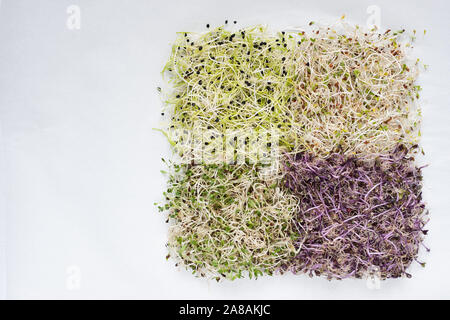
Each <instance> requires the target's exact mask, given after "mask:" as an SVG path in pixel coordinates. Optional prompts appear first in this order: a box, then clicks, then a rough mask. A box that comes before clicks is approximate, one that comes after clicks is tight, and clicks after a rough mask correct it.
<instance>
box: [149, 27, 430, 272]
mask: <svg viewBox="0 0 450 320" xmlns="http://www.w3.org/2000/svg"><path fill="white" fill-rule="evenodd" d="M207 28H210V25H209V24H208V25H207ZM306 29H310V30H309V31H306ZM414 34H415V31H414ZM406 37H407V36H406V32H405V30H400V31H396V32H394V31H391V30H387V31H385V32H383V33H380V32H377V30H371V31H364V30H363V29H361V28H359V27H358V26H350V25H348V24H346V23H344V22H342V21H341V22H339V23H338V24H337V25H335V26H325V27H323V26H316V24H314V23H313V22H311V23H310V26H309V27H307V28H305V30H303V29H302V30H300V29H296V30H295V31H294V30H289V31H282V32H276V33H273V32H270V31H269V30H268V29H267V28H266V27H263V26H254V27H249V28H242V29H237V30H229V28H227V27H226V26H220V27H218V28H215V29H212V30H210V31H208V32H206V33H203V34H196V33H191V32H180V33H178V36H177V38H176V40H175V42H174V44H173V46H172V51H171V54H170V58H169V61H168V62H167V63H166V65H165V66H164V68H163V72H162V74H163V77H164V79H166V80H168V82H169V83H170V86H171V89H170V90H169V91H165V90H162V89H161V88H158V90H159V91H160V92H161V93H162V95H163V97H164V109H163V110H162V115H163V117H164V118H165V120H166V122H165V124H164V126H163V127H162V128H160V129H158V130H160V131H162V132H163V133H164V134H165V135H166V137H167V138H168V140H169V142H170V143H171V145H172V146H173V152H174V156H175V157H174V158H175V160H174V161H171V162H167V164H168V166H169V173H168V175H169V177H168V187H167V190H166V192H164V196H165V202H164V203H163V204H160V205H159V209H160V211H164V212H167V214H168V219H167V222H168V223H169V240H168V245H167V246H168V249H169V255H168V256H167V257H168V258H169V257H171V258H173V259H174V261H176V264H177V265H181V266H183V267H185V268H186V269H189V270H191V271H192V272H193V273H194V274H196V275H198V276H204V277H208V278H215V279H217V280H220V279H221V278H227V279H231V280H233V279H236V278H242V277H246V276H248V277H258V276H261V275H264V274H267V275H272V274H274V273H277V272H278V273H285V272H287V271H290V272H293V273H295V274H298V273H306V274H309V275H311V276H324V277H326V278H328V279H344V278H349V277H356V278H363V277H366V276H367V275H368V274H370V273H371V272H372V271H373V270H377V272H378V273H379V277H380V278H382V279H386V278H398V277H402V276H407V277H409V276H410V274H409V273H408V272H407V269H408V267H409V266H410V265H411V263H412V262H413V261H418V260H417V259H418V258H417V257H418V254H419V248H420V247H424V248H426V247H425V245H424V244H423V238H424V235H425V234H426V232H427V231H426V230H424V227H425V224H426V222H427V219H428V218H427V210H426V207H425V204H424V202H423V201H422V193H421V188H422V186H421V180H422V173H421V168H419V167H418V166H417V164H416V162H415V158H414V157H415V155H416V154H417V153H418V151H419V150H420V147H419V146H418V143H419V142H420V128H419V127H420V119H421V111H420V108H419V106H418V105H417V99H418V98H419V91H420V90H421V87H420V86H419V85H417V84H416V80H417V77H418V75H419V70H420V69H421V64H420V63H419V59H417V60H415V61H413V60H410V59H408V55H407V50H409V48H410V47H411V43H410V42H407V41H405V38H406ZM414 38H415V37H413V38H411V39H410V40H411V41H413V40H414ZM230 132H232V133H234V139H232V140H231V141H229V140H227V139H228V138H227V137H229V136H230ZM260 132H269V134H268V137H270V139H271V140H270V142H269V140H268V141H267V142H266V141H264V142H263V143H261V141H260V140H258V143H257V146H258V148H260V149H261V150H263V149H264V151H263V152H262V153H263V154H264V157H260V156H258V157H256V158H254V159H257V161H256V162H252V161H249V159H250V158H252V157H251V155H249V154H244V157H243V158H242V159H243V161H237V158H238V156H237V155H238V154H239V153H240V152H241V151H242V150H240V151H236V150H235V151H234V153H232V156H231V158H230V157H228V155H227V154H224V153H223V152H224V145H226V147H228V144H229V145H232V146H233V147H236V146H237V145H238V144H239V143H242V144H244V143H245V146H246V147H245V148H244V149H243V152H244V153H245V151H246V150H248V149H249V148H250V147H249V146H252V147H254V144H253V143H252V141H248V137H249V135H250V134H253V135H257V134H258V133H260ZM180 133H181V134H180ZM198 133H200V135H198ZM231 136H232V137H233V135H231ZM192 137H194V138H192ZM258 139H259V138H258ZM275 139H276V141H275ZM250 140H251V139H250ZM254 141H256V140H254ZM254 141H253V142H254ZM222 144H224V145H222ZM273 150H276V151H277V152H272V151H273ZM194 153H195V154H196V156H193V154H194ZM212 155H213V156H212ZM267 155H276V156H273V158H272V159H271V161H272V162H273V163H272V166H271V170H269V171H268V170H266V169H267V168H266V167H267V166H268V164H267V163H261V162H259V163H258V159H262V158H264V159H267ZM199 156H200V157H199ZM211 159H214V161H212V160H211ZM242 159H241V160H242ZM274 163H275V165H273V164H274ZM426 250H428V249H427V248H426ZM418 262H419V261H418ZM419 263H420V264H422V265H423V266H424V265H425V264H424V263H423V262H419Z"/></svg>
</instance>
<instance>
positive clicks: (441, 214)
mask: <svg viewBox="0 0 450 320" xmlns="http://www.w3.org/2000/svg"><path fill="white" fill-rule="evenodd" d="M1 2H2V3H1V7H0V298H1V297H3V298H5V297H6V298H11V299H15V298H62V299H72V298H74V299H78V298H161V299H162V298H193V299H196V298H211V299H213V298H214V299H215V298H222V299H231V298H233V299H234V298H253V299H259V298H265V299H278V298H280V299H281V298H282V299H299V298H312V299H315V298H331V299H334V298H357V299H359V298H374V299H379V298H386V299H389V298H450V275H449V271H450V212H449V210H448V209H449V205H448V203H449V198H450V195H449V191H450V188H449V179H450V169H449V160H450V159H449V158H450V152H449V142H448V139H449V133H450V126H449V115H450V112H449V97H448V91H447V90H448V86H449V85H448V84H449V73H450V68H449V60H448V57H449V49H450V47H449V44H448V43H449V27H450V26H449V18H450V17H449V6H448V5H447V4H446V1H430V0H428V1H423V0H421V1H369V2H368V1H345V0H340V1H335V0H332V1H319V0H314V1H300V0H296V1H280V0H270V1H269V0H264V1H243V0H238V1H235V0H222V1H218V2H214V1H207V0H205V1H181V0H180V1H171V0H163V1H144V0H140V1H138V0H127V1H119V0H117V1H113V0H71V1H66V0H58V1H56V0H53V1H50V0H40V1H36V0H29V1H24V0H3V1H1ZM72 4H75V5H78V6H79V7H80V9H81V30H74V31H71V30H69V29H68V28H67V27H66V20H67V17H68V15H67V13H66V9H67V7H68V6H69V5H72ZM373 4H375V5H378V6H379V7H380V9H381V25H382V27H385V28H391V29H393V30H395V29H400V28H403V27H405V28H407V29H409V30H412V29H417V30H418V34H419V36H418V42H417V45H416V50H415V52H414V54H415V55H417V56H418V57H420V58H421V59H422V60H424V62H425V63H427V64H429V65H430V68H429V71H428V72H427V73H425V74H423V75H422V76H421V78H420V84H421V85H422V87H423V88H424V90H423V92H422V95H421V103H422V106H423V111H424V123H423V129H422V136H423V139H422V142H423V147H424V149H425V152H426V157H425V158H424V160H423V161H425V162H427V163H429V164H430V167H428V168H426V169H425V170H424V175H425V186H424V196H425V200H426V201H427V203H428V206H429V209H430V211H431V222H430V223H429V225H428V228H429V229H430V232H429V236H428V237H427V238H426V244H427V245H428V246H429V247H431V249H432V250H431V252H430V253H428V254H425V253H424V250H422V252H421V255H422V259H423V260H425V261H426V262H427V265H426V267H425V268H422V267H420V266H419V265H418V264H414V265H413V266H412V267H411V269H410V271H411V273H412V274H413V278H412V279H400V280H388V281H384V282H382V283H381V288H380V290H369V289H368V288H367V287H366V283H365V282H364V281H361V280H345V281H333V282H329V281H327V280H324V279H317V278H315V279H310V278H308V277H306V276H293V275H288V276H282V277H280V276H278V277H273V278H270V277H264V278H260V279H258V280H257V281H252V280H240V281H235V282H227V281H225V282H221V283H216V282H215V281H209V282H208V281H206V280H202V279H197V278H195V277H193V276H191V275H190V274H189V273H188V272H185V271H182V270H178V269H176V268H175V267H174V266H173V262H171V261H166V260H165V255H166V249H165V246H164V245H165V242H166V233H167V227H166V224H165V223H164V220H165V218H164V217H163V216H162V215H161V214H158V213H157V210H155V207H154V206H153V203H154V202H155V201H159V200H160V199H161V192H162V191H163V188H164V185H165V180H164V177H163V176H162V175H161V174H160V172H159V170H160V169H161V168H162V164H161V162H160V158H161V157H162V156H165V155H167V154H168V143H166V141H165V139H164V138H163V137H162V135H161V134H159V133H158V132H156V131H153V130H152V128H153V127H156V126H158V123H159V122H160V121H161V120H162V119H161V116H160V112H161V111H160V110H161V103H160V99H159V97H158V94H157V91H156V87H157V86H158V85H160V84H161V77H160V71H161V69H162V66H163V64H164V62H165V61H166V59H167V58H168V56H169V52H170V43H171V42H172V41H173V40H174V38H175V32H177V31H202V30H204V29H205V25H206V23H210V24H211V25H212V26H217V25H219V24H222V23H223V22H224V21H225V19H228V20H229V21H232V20H237V21H238V24H237V27H243V26H248V25H253V24H257V23H264V24H268V25H269V26H270V27H271V28H287V27H289V26H298V25H300V26H301V25H305V24H307V23H308V22H309V21H311V20H315V21H321V22H324V23H332V22H334V21H336V20H338V19H339V17H340V16H341V15H342V14H344V13H345V14H346V16H347V20H348V21H349V22H354V23H357V24H360V25H365V23H366V20H367V18H368V14H367V13H366V9H367V7H368V6H369V5H373ZM423 29H427V36H426V37H425V38H423V36H422V34H423ZM77 281H78V282H77ZM77 283H79V284H80V287H79V288H77V286H76V284H77ZM74 285H75V287H74ZM71 289H72V290H71Z"/></svg>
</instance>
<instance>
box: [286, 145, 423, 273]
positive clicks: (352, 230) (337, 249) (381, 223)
mask: <svg viewBox="0 0 450 320" xmlns="http://www.w3.org/2000/svg"><path fill="white" fill-rule="evenodd" d="M407 154H408V152H407V150H406V148H405V147H403V146H399V147H397V148H396V149H395V150H394V151H393V152H392V153H391V154H389V155H384V156H379V157H378V158H376V159H375V160H373V161H368V160H362V159H358V158H356V157H345V156H343V155H340V154H332V155H331V156H329V157H328V158H327V159H319V158H317V157H314V156H313V155H311V154H308V153H299V154H296V155H293V156H292V155H286V158H285V163H284V171H285V186H286V187H287V188H289V189H290V190H291V191H292V192H293V193H294V194H295V195H297V196H298V197H299V199H300V206H299V212H298V215H297V220H296V221H295V222H294V223H295V225H296V227H297V230H298V239H297V241H296V246H297V249H299V252H298V254H297V255H296V256H295V258H294V259H293V260H292V261H291V262H290V264H287V265H284V266H283V267H282V270H283V271H287V270H290V271H292V272H294V273H300V272H304V273H307V274H309V275H310V276H313V275H317V276H319V275H323V276H326V277H327V278H328V279H333V278H335V279H344V278H347V277H356V278H362V277H364V276H366V275H367V274H368V273H369V272H370V270H373V268H376V269H377V270H379V273H380V277H381V278H382V279H386V278H397V277H400V276H403V275H406V276H407V277H411V275H410V274H408V273H407V272H406V269H407V268H408V266H409V265H410V264H411V262H412V261H413V260H415V259H416V258H417V254H418V250H419V246H420V245H421V243H422V240H423V236H424V235H425V234H426V233H427V230H424V229H423V228H424V226H425V224H426V222H427V219H426V214H427V213H426V212H425V205H424V203H423V202H422V192H421V180H422V175H421V168H417V167H416V166H415V165H414V159H413V158H412V157H408V156H407ZM427 250H428V249H427ZM422 265H424V264H422Z"/></svg>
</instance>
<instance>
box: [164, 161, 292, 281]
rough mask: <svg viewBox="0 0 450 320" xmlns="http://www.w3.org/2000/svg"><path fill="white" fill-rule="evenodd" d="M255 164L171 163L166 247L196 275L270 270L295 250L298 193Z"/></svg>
mask: <svg viewBox="0 0 450 320" xmlns="http://www.w3.org/2000/svg"><path fill="white" fill-rule="evenodd" d="M260 169H261V168H260V167H259V166H248V165H241V166H229V165H174V166H173V174H172V175H171V177H170V179H169V189H168V190H167V192H166V193H165V196H166V197H167V200H168V202H169V203H168V204H169V207H170V209H169V210H170V213H169V217H170V219H169V220H171V221H169V222H171V225H170V228H169V248H170V250H171V252H172V254H175V256H176V257H178V260H180V262H181V263H182V264H183V265H185V266H186V267H188V268H190V269H192V270H193V271H195V272H198V273H200V274H201V275H205V274H214V273H218V274H220V275H221V276H223V277H227V278H229V279H234V278H241V277H243V276H244V275H246V274H248V275H249V276H250V277H252V276H255V277H257V276H258V275H262V274H263V273H267V274H273V272H274V271H276V270H277V269H278V268H279V267H280V266H281V264H282V263H283V262H284V261H286V260H287V259H290V258H292V257H293V256H295V247H294V239H295V237H296V236H297V234H296V233H295V232H294V229H293V221H294V212H296V211H297V207H298V199H297V198H296V197H295V196H294V195H291V194H288V193H287V192H286V191H285V190H284V189H281V188H280V186H279V181H280V177H276V176H267V175H265V174H263V172H261V170H260Z"/></svg>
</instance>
